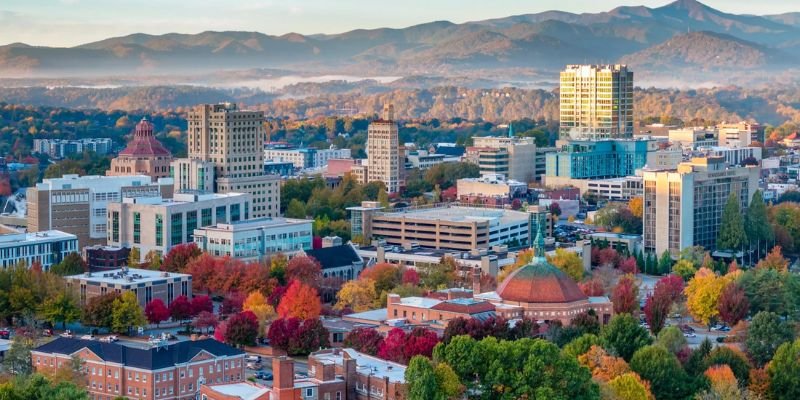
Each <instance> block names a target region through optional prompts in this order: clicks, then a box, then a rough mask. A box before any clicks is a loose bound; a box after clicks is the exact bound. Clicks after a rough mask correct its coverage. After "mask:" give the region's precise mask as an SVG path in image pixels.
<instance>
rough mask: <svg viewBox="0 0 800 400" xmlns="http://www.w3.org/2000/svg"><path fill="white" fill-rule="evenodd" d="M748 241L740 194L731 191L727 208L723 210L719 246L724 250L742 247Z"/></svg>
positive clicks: (718, 237)
mask: <svg viewBox="0 0 800 400" xmlns="http://www.w3.org/2000/svg"><path fill="white" fill-rule="evenodd" d="M746 241H747V235H746V234H745V231H744V221H743V219H742V212H741V204H740V201H739V196H738V195H737V194H736V192H735V191H731V194H730V196H728V201H727V203H725V208H724V209H723V210H722V221H721V223H720V227H719V234H718V235H717V248H719V249H723V250H736V249H740V248H741V247H742V246H743V245H744V243H745V242H746Z"/></svg>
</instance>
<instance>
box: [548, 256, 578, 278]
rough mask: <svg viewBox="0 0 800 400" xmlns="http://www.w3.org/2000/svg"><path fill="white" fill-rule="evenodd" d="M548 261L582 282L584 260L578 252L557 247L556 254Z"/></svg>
mask: <svg viewBox="0 0 800 400" xmlns="http://www.w3.org/2000/svg"><path fill="white" fill-rule="evenodd" d="M548 261H549V262H550V263H551V264H553V265H555V266H556V267H558V269H560V270H562V271H564V272H566V273H567V275H569V276H570V278H572V279H573V280H575V281H576V282H580V280H581V279H583V260H581V258H580V257H578V254H577V253H575V252H572V251H567V250H564V249H556V255H555V256H553V257H550V258H549V259H548Z"/></svg>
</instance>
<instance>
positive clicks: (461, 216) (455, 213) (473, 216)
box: [383, 205, 528, 224]
mask: <svg viewBox="0 0 800 400" xmlns="http://www.w3.org/2000/svg"><path fill="white" fill-rule="evenodd" d="M383 215H384V216H391V217H396V218H401V217H402V218H416V219H429V220H440V221H441V220H445V221H450V222H472V221H477V222H484V221H487V222H490V223H500V224H508V223H514V222H526V223H527V221H528V213H525V212H521V211H513V210H505V209H498V208H481V207H463V206H452V205H444V206H435V207H430V208H416V209H414V208H411V207H409V208H405V209H402V210H400V211H395V212H390V213H388V212H387V213H383Z"/></svg>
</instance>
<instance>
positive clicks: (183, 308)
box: [169, 296, 192, 322]
mask: <svg viewBox="0 0 800 400" xmlns="http://www.w3.org/2000/svg"><path fill="white" fill-rule="evenodd" d="M169 315H170V316H171V317H172V320H173V321H175V322H182V321H185V320H187V319H189V318H191V316H192V303H191V302H189V299H188V298H187V297H186V296H178V297H176V298H174V299H173V300H172V303H170V305H169Z"/></svg>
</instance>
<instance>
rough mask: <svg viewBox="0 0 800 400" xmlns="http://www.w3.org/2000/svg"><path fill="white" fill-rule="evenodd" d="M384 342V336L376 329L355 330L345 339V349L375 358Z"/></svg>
mask: <svg viewBox="0 0 800 400" xmlns="http://www.w3.org/2000/svg"><path fill="white" fill-rule="evenodd" d="M382 342H383V336H382V335H381V334H380V333H379V332H378V331H377V330H375V329H374V328H355V329H353V330H352V331H350V332H348V333H347V336H345V337H344V343H343V344H344V347H349V348H353V349H355V350H356V351H358V352H361V353H365V354H369V355H371V356H374V355H376V354H378V348H379V347H380V346H381V343H382Z"/></svg>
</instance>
